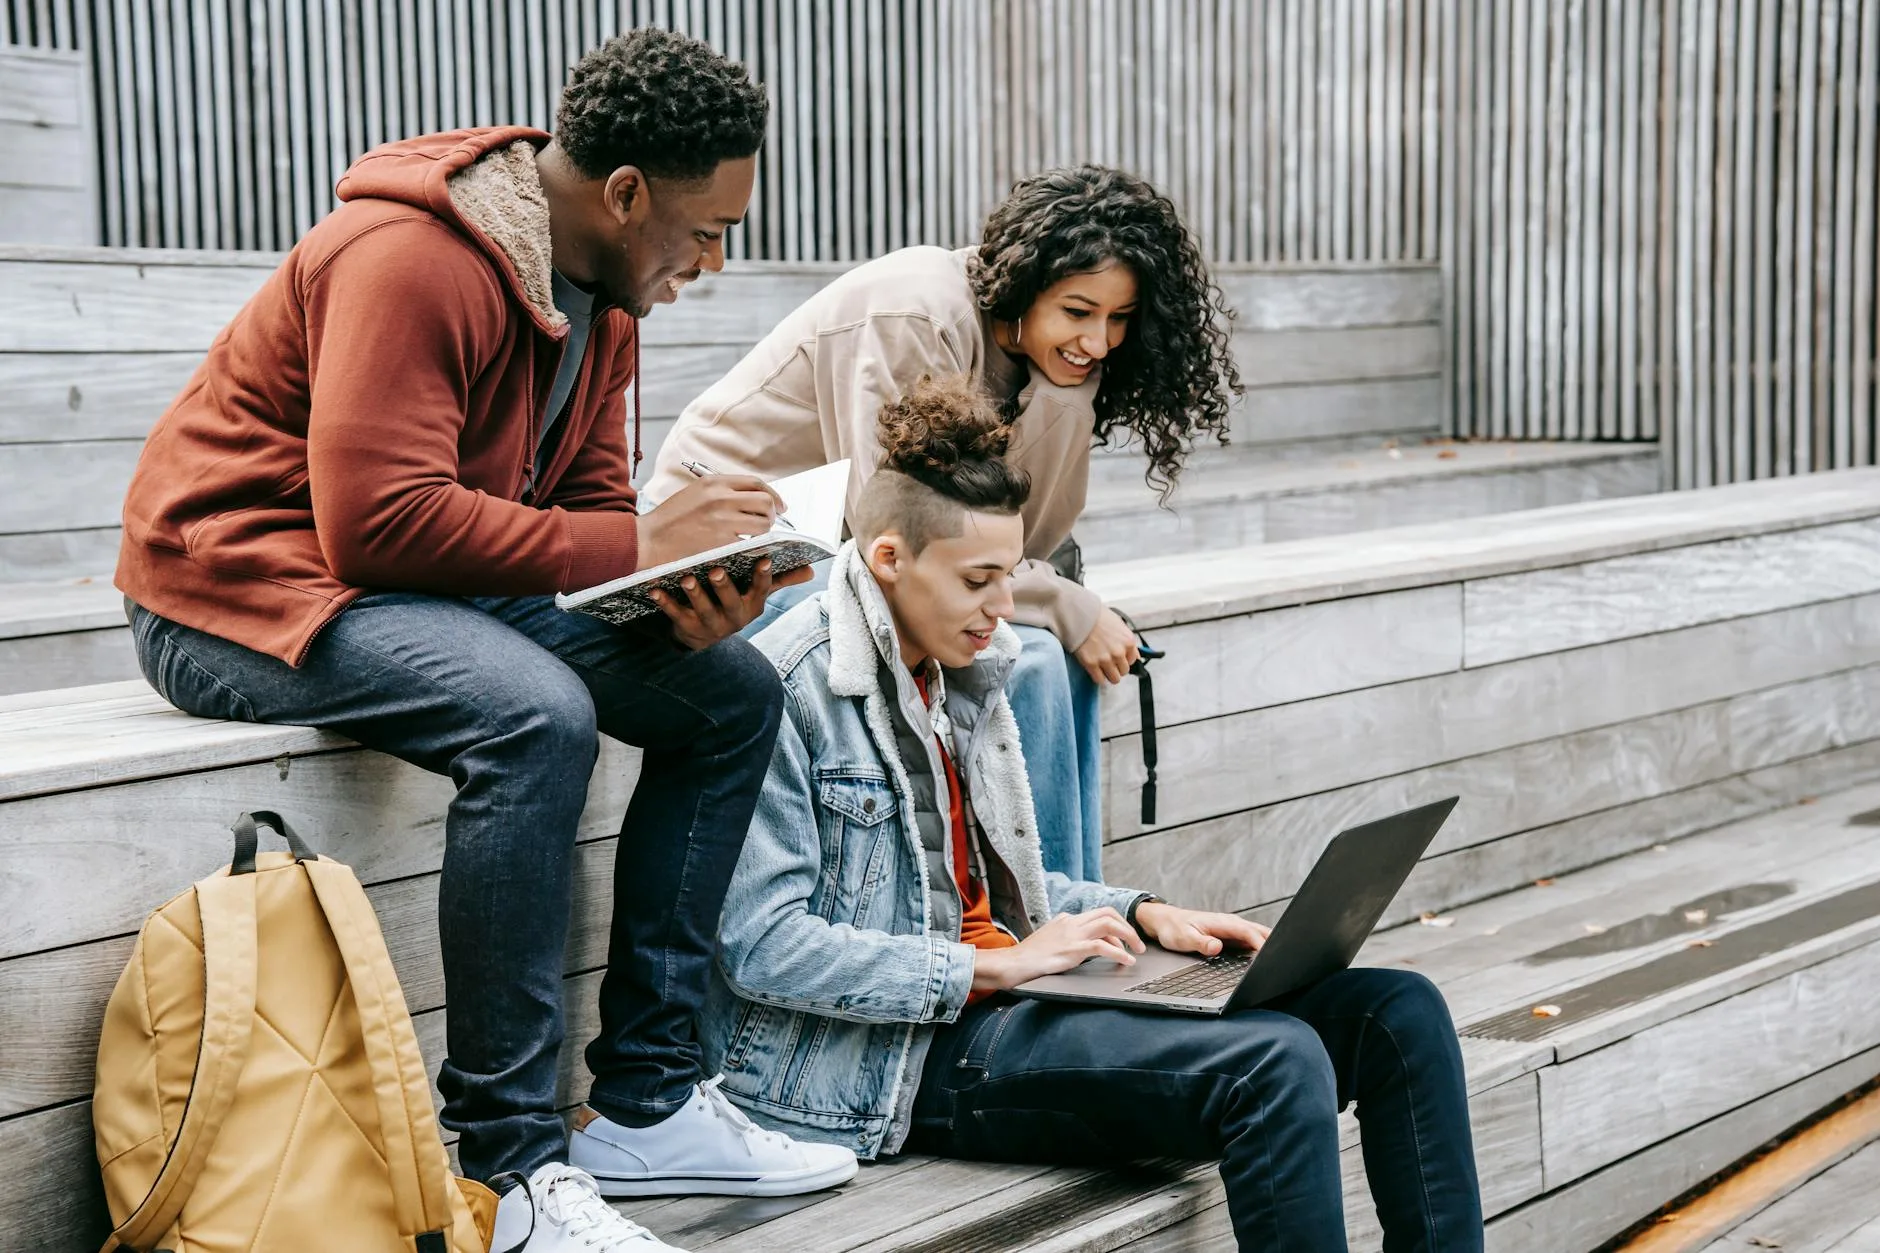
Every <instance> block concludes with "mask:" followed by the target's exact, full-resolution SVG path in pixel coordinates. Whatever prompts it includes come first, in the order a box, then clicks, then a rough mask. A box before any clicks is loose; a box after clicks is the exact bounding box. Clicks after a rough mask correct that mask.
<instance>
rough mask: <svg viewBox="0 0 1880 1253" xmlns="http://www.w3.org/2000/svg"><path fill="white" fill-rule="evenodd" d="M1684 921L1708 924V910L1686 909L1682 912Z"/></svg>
mask: <svg viewBox="0 0 1880 1253" xmlns="http://www.w3.org/2000/svg"><path fill="white" fill-rule="evenodd" d="M1684 921H1686V922H1698V923H1701V922H1709V921H1710V911H1709V910H1708V909H1687V910H1685V911H1684Z"/></svg>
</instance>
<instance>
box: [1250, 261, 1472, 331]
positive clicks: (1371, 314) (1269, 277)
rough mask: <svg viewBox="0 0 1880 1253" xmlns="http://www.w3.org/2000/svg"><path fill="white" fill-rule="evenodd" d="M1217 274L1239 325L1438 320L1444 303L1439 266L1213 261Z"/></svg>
mask: <svg viewBox="0 0 1880 1253" xmlns="http://www.w3.org/2000/svg"><path fill="white" fill-rule="evenodd" d="M1214 280H1215V282H1216V283H1217V284H1218V285H1219V286H1220V288H1221V294H1222V296H1223V297H1225V298H1226V301H1227V303H1228V305H1229V307H1231V308H1232V309H1233V310H1234V312H1235V314H1236V315H1237V316H1236V317H1235V319H1234V326H1235V329H1236V330H1240V331H1277V330H1302V329H1307V328H1317V329H1331V328H1336V327H1361V326H1402V325H1405V324H1408V323H1418V322H1435V321H1436V320H1437V316H1438V314H1439V313H1440V312H1441V305H1442V272H1441V270H1440V268H1438V267H1436V266H1363V267H1357V266H1344V267H1337V268H1330V267H1328V268H1324V269H1313V268H1309V267H1305V266H1297V267H1288V268H1285V269H1273V268H1264V267H1263V268H1255V267H1249V266H1242V265H1222V266H1216V267H1215V269H1214Z"/></svg>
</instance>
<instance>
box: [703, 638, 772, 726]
mask: <svg viewBox="0 0 1880 1253" xmlns="http://www.w3.org/2000/svg"><path fill="white" fill-rule="evenodd" d="M706 655H707V656H708V657H710V659H711V662H712V665H713V667H714V668H715V670H716V671H717V673H716V675H715V678H716V679H717V682H715V683H714V684H713V685H712V687H713V689H714V690H715V691H716V692H718V693H719V695H718V698H717V700H716V702H715V704H716V706H717V708H715V709H713V711H712V720H713V721H714V722H716V723H718V724H719V725H721V726H735V727H738V728H740V729H742V730H746V731H756V732H761V733H766V734H767V733H769V732H770V731H773V730H775V729H776V726H777V720H778V719H779V718H780V717H781V716H782V714H783V680H782V679H781V678H780V677H778V675H777V667H776V666H774V665H772V664H771V662H770V658H768V657H766V656H764V654H763V653H761V652H759V651H758V650H757V648H756V647H755V646H754V645H752V644H751V643H750V641H748V640H744V639H740V638H739V637H737V636H735V635H734V636H732V637H731V638H729V639H726V640H721V641H720V642H719V643H717V644H714V645H713V646H712V648H711V651H710V652H709V653H708V654H706Z"/></svg>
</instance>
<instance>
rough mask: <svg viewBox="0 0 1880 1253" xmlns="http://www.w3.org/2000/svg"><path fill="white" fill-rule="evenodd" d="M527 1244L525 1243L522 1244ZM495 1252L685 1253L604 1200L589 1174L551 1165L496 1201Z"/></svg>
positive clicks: (570, 1167)
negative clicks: (514, 1250) (664, 1241)
mask: <svg viewBox="0 0 1880 1253" xmlns="http://www.w3.org/2000/svg"><path fill="white" fill-rule="evenodd" d="M524 1241H527V1243H523V1242H524ZM490 1248H491V1249H493V1250H494V1251H495V1253H509V1250H511V1249H516V1250H518V1253H685V1250H684V1249H680V1248H675V1247H674V1246H672V1245H670V1244H662V1243H660V1242H659V1241H658V1240H657V1239H655V1238H654V1236H653V1233H652V1232H650V1231H648V1230H647V1229H646V1228H644V1227H642V1226H640V1224H638V1223H636V1222H633V1221H632V1220H630V1219H629V1218H627V1217H626V1215H624V1214H622V1213H620V1212H619V1211H618V1210H616V1209H615V1208H614V1207H613V1206H611V1205H609V1204H608V1203H607V1202H606V1201H603V1200H602V1199H601V1194H600V1189H598V1188H596V1187H595V1186H594V1180H593V1178H592V1177H591V1176H590V1175H588V1174H587V1172H586V1171H581V1170H576V1169H575V1168H574V1167H572V1166H564V1165H562V1164H561V1163H560V1162H550V1163H549V1164H548V1165H546V1166H543V1167H542V1168H541V1169H539V1170H537V1171H536V1172H535V1173H534V1174H533V1175H531V1176H529V1186H528V1187H527V1188H519V1187H518V1188H511V1189H510V1190H509V1191H507V1192H505V1193H503V1198H502V1200H500V1201H498V1202H497V1203H496V1231H495V1235H494V1237H493V1238H492V1239H491V1241H490Z"/></svg>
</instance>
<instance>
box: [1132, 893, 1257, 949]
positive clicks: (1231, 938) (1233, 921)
mask: <svg viewBox="0 0 1880 1253" xmlns="http://www.w3.org/2000/svg"><path fill="white" fill-rule="evenodd" d="M1136 925H1137V926H1138V927H1141V928H1142V930H1143V933H1144V934H1145V935H1147V936H1148V937H1149V938H1150V939H1152V940H1154V941H1155V942H1156V943H1157V944H1160V945H1161V946H1162V947H1163V948H1165V949H1168V950H1169V951H1171V952H1175V953H1199V954H1201V956H1203V957H1213V956H1215V955H1217V954H1218V953H1219V952H1220V951H1221V949H1222V948H1224V947H1230V946H1231V947H1233V948H1246V949H1258V948H1259V947H1260V946H1261V945H1262V944H1265V943H1266V937H1267V936H1268V935H1270V934H1272V931H1273V928H1271V927H1265V926H1261V925H1260V924H1259V923H1257V922H1248V921H1247V920H1246V919H1245V918H1242V917H1241V916H1240V915H1239V914H1210V913H1203V912H1202V911H1201V910H1198V909H1182V908H1180V907H1178V906H1175V905H1167V904H1163V903H1162V902H1161V901H1149V902H1148V903H1146V904H1143V905H1139V906H1137V907H1136Z"/></svg>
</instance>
